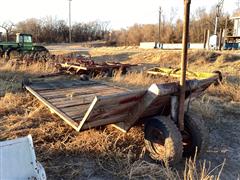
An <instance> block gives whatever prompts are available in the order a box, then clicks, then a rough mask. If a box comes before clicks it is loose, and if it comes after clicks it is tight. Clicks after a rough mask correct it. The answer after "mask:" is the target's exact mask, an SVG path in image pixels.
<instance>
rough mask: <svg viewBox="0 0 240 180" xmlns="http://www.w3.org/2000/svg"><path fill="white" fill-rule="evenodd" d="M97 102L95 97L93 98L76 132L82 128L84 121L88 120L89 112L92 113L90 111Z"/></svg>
mask: <svg viewBox="0 0 240 180" xmlns="http://www.w3.org/2000/svg"><path fill="white" fill-rule="evenodd" d="M97 101H98V98H97V96H95V98H94V100H93V102H92V103H91V105H90V107H89V108H88V110H87V112H86V114H85V116H84V117H83V119H82V121H81V122H80V124H79V126H78V128H77V131H80V130H81V128H82V126H83V124H84V123H85V121H87V120H88V118H89V116H90V114H91V112H92V109H93V108H94V106H95V105H96V103H97Z"/></svg>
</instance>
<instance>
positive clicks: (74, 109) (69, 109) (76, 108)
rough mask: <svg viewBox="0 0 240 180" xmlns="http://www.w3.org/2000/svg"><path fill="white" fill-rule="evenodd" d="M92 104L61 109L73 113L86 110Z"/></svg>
mask: <svg viewBox="0 0 240 180" xmlns="http://www.w3.org/2000/svg"><path fill="white" fill-rule="evenodd" d="M89 106H90V104H87V105H82V106H73V107H67V108H61V111H63V112H64V113H72V112H84V111H85V110H86V109H88V108H89Z"/></svg>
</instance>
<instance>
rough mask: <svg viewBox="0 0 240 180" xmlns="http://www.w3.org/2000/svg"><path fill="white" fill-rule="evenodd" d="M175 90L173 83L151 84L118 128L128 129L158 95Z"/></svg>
mask: <svg viewBox="0 0 240 180" xmlns="http://www.w3.org/2000/svg"><path fill="white" fill-rule="evenodd" d="M177 90H178V88H175V86H173V83H169V84H153V85H151V86H150V88H149V89H148V91H147V93H146V94H145V95H144V96H143V97H142V98H141V99H140V100H139V102H138V103H137V104H136V106H135V107H134V108H132V109H131V112H130V115H129V118H128V120H127V121H125V123H124V127H119V128H123V131H128V130H129V129H130V128H131V127H132V126H133V125H134V124H135V122H136V121H137V120H138V119H139V118H140V117H141V115H142V114H143V113H144V112H145V110H146V109H147V108H148V107H149V106H151V104H152V103H153V102H154V101H155V100H156V99H157V98H158V97H159V96H164V95H168V94H171V93H174V92H176V91H177ZM121 125H122V124H121Z"/></svg>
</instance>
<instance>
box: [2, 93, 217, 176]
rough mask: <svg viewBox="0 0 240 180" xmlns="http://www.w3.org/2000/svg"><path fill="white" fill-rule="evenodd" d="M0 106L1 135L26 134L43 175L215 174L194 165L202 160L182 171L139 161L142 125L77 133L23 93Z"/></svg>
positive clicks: (140, 156) (199, 165)
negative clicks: (44, 171)
mask: <svg viewBox="0 0 240 180" xmlns="http://www.w3.org/2000/svg"><path fill="white" fill-rule="evenodd" d="M26 102H27V103H26ZM0 105H1V106H2V105H4V108H3V109H1V112H0V114H1V115H0V117H1V121H0V129H1V134H0V140H6V139H13V138H17V137H21V136H26V135H28V134H31V135H32V136H33V140H34V145H35V149H36V153H37V157H38V160H39V161H40V162H41V163H42V164H43V165H44V168H45V169H46V172H47V175H48V179H79V178H90V177H94V176H98V177H99V176H100V177H109V178H110V177H111V178H117V179H181V178H182V179H200V180H201V179H202V180H203V179H204V180H208V179H209V180H211V179H216V178H217V177H218V174H217V175H215V174H216V173H215V172H214V171H213V170H214V169H215V168H210V167H209V166H205V165H204V166H203V167H202V168H199V167H201V164H200V163H197V162H196V161H190V160H189V161H186V165H185V172H184V173H183V172H177V171H176V170H174V169H172V168H170V167H168V166H166V167H164V166H161V165H159V164H155V163H151V162H148V161H145V160H143V159H142V157H143V153H144V144H143V131H142V127H136V128H133V129H131V131H130V132H129V133H128V134H122V133H120V132H119V131H117V130H115V129H113V128H111V127H105V128H100V129H92V130H89V131H85V132H82V133H77V132H75V131H74V130H72V129H71V128H70V127H69V126H67V125H66V124H65V123H63V121H62V120H60V119H59V118H58V117H56V116H55V115H52V114H50V112H49V111H48V110H47V109H46V108H45V107H44V106H43V105H41V104H40V103H39V102H38V101H37V100H36V99H35V98H33V97H32V96H31V95H29V94H27V93H19V94H11V93H8V94H6V95H5V96H4V97H3V98H1V99H0ZM198 169H199V170H198ZM211 171H213V172H211ZM216 171H217V172H219V169H217V170H216ZM111 178H110V179H111Z"/></svg>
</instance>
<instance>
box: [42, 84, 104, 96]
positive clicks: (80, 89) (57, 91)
mask: <svg viewBox="0 0 240 180" xmlns="http://www.w3.org/2000/svg"><path fill="white" fill-rule="evenodd" d="M102 88H103V89H104V88H108V87H107V86H104V85H97V86H82V87H81V86H79V87H71V88H64V89H53V90H51V91H41V92H39V94H41V95H43V96H51V95H56V94H57V95H63V94H66V93H70V92H88V91H96V90H97V89H102Z"/></svg>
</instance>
